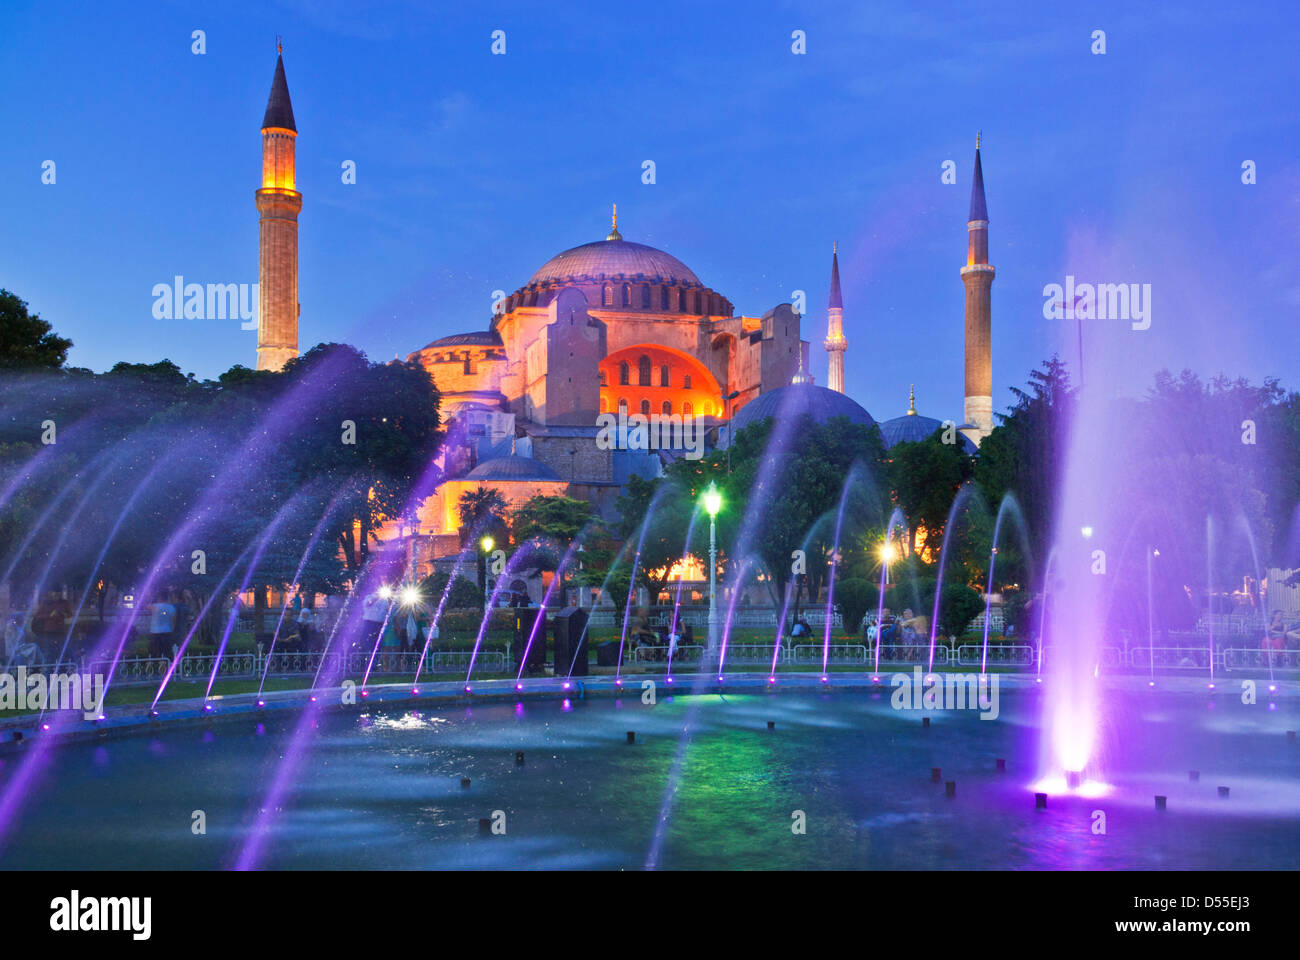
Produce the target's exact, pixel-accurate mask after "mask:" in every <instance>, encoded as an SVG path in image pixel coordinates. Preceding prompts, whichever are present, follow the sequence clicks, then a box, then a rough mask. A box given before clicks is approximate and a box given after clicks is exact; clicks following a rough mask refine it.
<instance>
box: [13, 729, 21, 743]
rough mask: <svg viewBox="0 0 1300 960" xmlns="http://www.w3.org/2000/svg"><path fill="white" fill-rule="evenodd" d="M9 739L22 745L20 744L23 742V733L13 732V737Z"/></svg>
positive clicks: (19, 731)
mask: <svg viewBox="0 0 1300 960" xmlns="http://www.w3.org/2000/svg"><path fill="white" fill-rule="evenodd" d="M11 739H12V740H13V742H14V743H22V742H23V732H22V731H21V730H15V731H14V732H13V736H12V737H11Z"/></svg>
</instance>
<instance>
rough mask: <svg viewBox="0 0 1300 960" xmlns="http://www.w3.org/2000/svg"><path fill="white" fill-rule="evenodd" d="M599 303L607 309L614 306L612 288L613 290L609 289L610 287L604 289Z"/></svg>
mask: <svg viewBox="0 0 1300 960" xmlns="http://www.w3.org/2000/svg"><path fill="white" fill-rule="evenodd" d="M601 302H602V303H604V304H605V306H607V307H612V306H613V305H614V288H613V287H610V286H606V287H605V293H604V295H603V296H602V297H601Z"/></svg>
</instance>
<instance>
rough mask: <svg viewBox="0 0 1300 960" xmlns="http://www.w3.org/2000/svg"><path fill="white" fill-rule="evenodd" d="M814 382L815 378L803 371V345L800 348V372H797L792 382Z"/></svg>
mask: <svg viewBox="0 0 1300 960" xmlns="http://www.w3.org/2000/svg"><path fill="white" fill-rule="evenodd" d="M812 382H813V378H812V377H810V376H809V375H808V374H806V373H804V372H803V347H802V346H801V347H800V348H799V370H798V372H796V373H795V375H794V379H792V380H791V381H790V383H791V384H795V383H812Z"/></svg>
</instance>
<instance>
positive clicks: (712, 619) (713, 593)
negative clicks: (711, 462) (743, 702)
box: [704, 481, 722, 650]
mask: <svg viewBox="0 0 1300 960" xmlns="http://www.w3.org/2000/svg"><path fill="white" fill-rule="evenodd" d="M721 509H722V493H721V491H719V490H718V488H717V485H716V484H714V483H713V482H712V481H710V482H709V489H707V490H705V491H704V511H705V512H706V513H707V514H708V515H709V649H710V650H713V649H716V647H717V645H718V589H717V586H718V523H717V517H718V511H719V510H721Z"/></svg>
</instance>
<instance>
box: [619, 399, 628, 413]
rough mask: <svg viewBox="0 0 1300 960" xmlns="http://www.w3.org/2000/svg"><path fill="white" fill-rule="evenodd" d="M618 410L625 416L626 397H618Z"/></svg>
mask: <svg viewBox="0 0 1300 960" xmlns="http://www.w3.org/2000/svg"><path fill="white" fill-rule="evenodd" d="M618 412H619V413H621V414H623V415H624V416H627V397H619V398H618Z"/></svg>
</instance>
